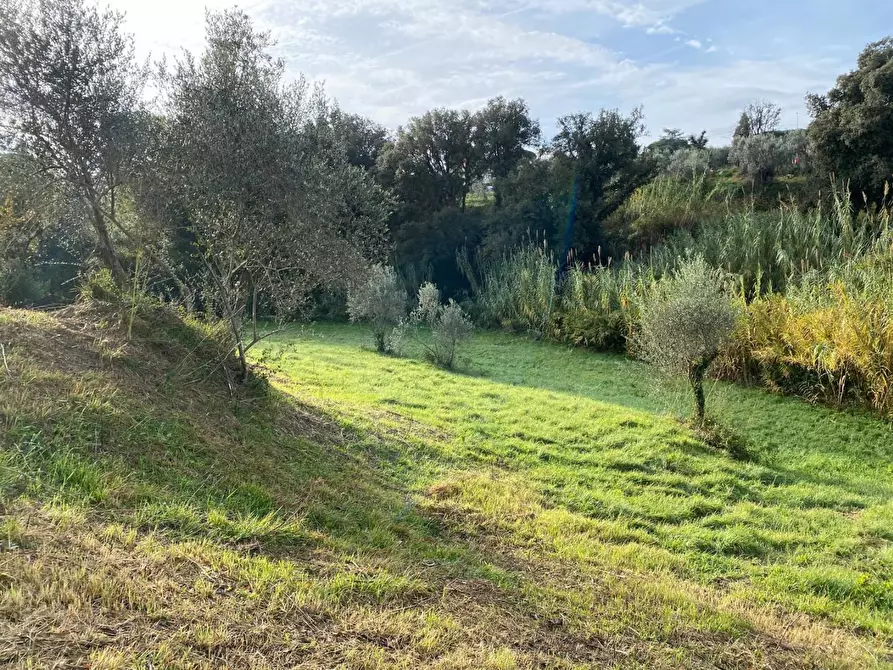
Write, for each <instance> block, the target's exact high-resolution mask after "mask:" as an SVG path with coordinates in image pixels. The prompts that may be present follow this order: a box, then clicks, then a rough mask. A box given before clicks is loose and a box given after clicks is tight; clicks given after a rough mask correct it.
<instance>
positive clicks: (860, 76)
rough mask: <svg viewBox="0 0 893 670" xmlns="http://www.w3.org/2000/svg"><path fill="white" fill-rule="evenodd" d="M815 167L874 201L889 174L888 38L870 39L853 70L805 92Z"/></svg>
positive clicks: (892, 141) (892, 86)
mask: <svg viewBox="0 0 893 670" xmlns="http://www.w3.org/2000/svg"><path fill="white" fill-rule="evenodd" d="M807 105H808V106H809V110H810V112H811V114H812V117H813V121H812V123H811V124H810V125H809V138H810V140H811V142H812V144H813V147H814V149H815V157H814V161H815V167H816V169H817V170H819V171H820V172H822V173H825V174H833V175H836V176H837V177H838V178H839V179H845V180H847V181H849V182H850V187H851V189H852V191H853V193H854V195H859V194H861V193H865V194H866V195H867V196H868V197H869V198H871V199H872V200H874V201H878V200H879V199H880V198H882V197H883V193H884V183H885V182H886V181H888V180H890V179H891V178H893V37H887V38H886V39H883V40H881V41H879V42H874V43H872V44H869V45H868V46H867V47H866V48H865V50H864V51H863V52H862V54H861V55H860V56H859V60H858V67H857V69H856V70H854V71H852V72H849V73H847V74H844V75H842V76H840V77H839V78H838V79H837V84H836V85H835V86H834V88H832V89H831V90H830V91H829V92H828V93H827V94H825V95H809V96H807Z"/></svg>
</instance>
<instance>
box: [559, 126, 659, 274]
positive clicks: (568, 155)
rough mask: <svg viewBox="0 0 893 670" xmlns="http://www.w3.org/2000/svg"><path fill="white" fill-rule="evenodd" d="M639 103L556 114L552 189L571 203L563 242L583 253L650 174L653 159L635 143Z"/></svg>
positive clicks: (593, 245)
mask: <svg viewBox="0 0 893 670" xmlns="http://www.w3.org/2000/svg"><path fill="white" fill-rule="evenodd" d="M642 118H643V116H642V111H641V109H636V110H633V112H632V113H631V114H630V115H629V116H624V115H623V114H621V113H620V112H619V111H617V110H602V111H601V112H600V113H599V114H598V116H593V115H592V114H589V113H580V114H572V115H570V116H564V117H562V118H560V119H559V120H558V128H559V130H558V134H557V135H556V136H555V138H554V139H553V140H552V145H551V150H552V153H553V155H554V158H555V161H556V166H555V177H556V189H557V192H556V195H557V197H559V198H564V199H566V200H567V201H568V202H569V203H570V211H569V218H568V220H569V225H568V230H567V232H566V234H565V239H564V247H565V248H567V249H570V248H573V249H575V250H576V251H577V253H578V254H579V255H580V256H583V257H588V256H590V254H592V253H594V252H595V251H596V249H597V247H598V246H599V245H601V244H602V242H603V236H602V224H603V222H604V221H605V220H606V219H607V218H608V217H609V216H610V215H611V214H612V213H613V212H614V211H616V210H617V208H619V207H620V206H621V205H622V204H623V202H624V201H626V199H627V198H628V197H629V196H630V194H632V193H633V191H635V190H636V189H637V188H639V187H640V186H642V185H643V184H645V183H646V182H647V181H648V180H649V179H651V178H652V177H653V175H654V172H655V164H654V162H653V161H652V160H651V159H650V158H648V157H647V156H645V155H644V154H643V152H642V151H641V150H640V148H639V144H638V139H639V138H640V137H641V136H642V135H643V134H644V132H645V127H644V125H643V123H642Z"/></svg>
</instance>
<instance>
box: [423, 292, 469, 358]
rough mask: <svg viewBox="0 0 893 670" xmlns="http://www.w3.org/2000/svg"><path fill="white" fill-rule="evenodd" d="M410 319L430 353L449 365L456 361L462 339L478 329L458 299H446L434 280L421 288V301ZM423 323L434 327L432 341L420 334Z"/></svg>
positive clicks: (429, 328) (428, 327)
mask: <svg viewBox="0 0 893 670" xmlns="http://www.w3.org/2000/svg"><path fill="white" fill-rule="evenodd" d="M410 323H411V324H412V325H414V326H415V330H414V333H415V335H414V337H415V339H416V340H417V341H418V342H420V343H421V344H422V346H423V347H424V348H425V352H426V353H427V354H428V357H429V358H430V359H431V360H433V361H434V362H435V363H437V365H440V366H441V367H445V368H452V367H453V366H454V365H455V363H456V354H457V352H458V350H459V343H460V342H462V341H464V340H467V339H468V338H469V337H471V335H472V333H474V324H473V323H472V322H471V319H470V318H469V317H468V315H467V314H466V313H465V312H464V311H463V310H462V308H461V307H460V306H459V305H458V303H456V301H455V300H452V299H450V300H449V302H447V303H446V304H444V303H442V302H441V298H440V290H439V289H438V288H437V286H435V285H434V284H432V283H431V282H425V283H424V284H422V286H421V287H420V288H419V295H418V305H417V306H416V308H415V310H413V312H412V314H411V315H410ZM420 326H425V327H427V329H428V330H430V332H431V339H430V341H428V340H425V339H422V338H421V337H420V336H419V330H418V328H419V327H420Z"/></svg>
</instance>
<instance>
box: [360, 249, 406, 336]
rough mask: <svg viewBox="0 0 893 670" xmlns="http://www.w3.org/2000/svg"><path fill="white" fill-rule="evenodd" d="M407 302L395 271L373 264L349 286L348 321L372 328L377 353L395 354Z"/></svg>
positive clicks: (404, 290)
mask: <svg viewBox="0 0 893 670" xmlns="http://www.w3.org/2000/svg"><path fill="white" fill-rule="evenodd" d="M408 299H409V296H408V295H407V293H406V289H405V288H404V287H403V283H402V282H401V281H400V277H398V276H397V272H396V271H395V270H394V268H392V267H390V266H387V265H382V264H380V263H376V264H375V265H373V266H372V268H371V269H370V270H369V273H368V275H366V276H365V277H364V278H363V279H362V280H360V281H358V282H354V283H352V284H351V285H350V287H349V289H348V292H347V313H348V314H349V315H350V320H351V321H363V322H366V323H368V324H369V325H370V326H371V327H372V336H373V338H374V339H375V348H376V349H377V350H378V351H379V352H380V353H390V354H396V353H398V352H399V349H400V340H401V339H402V330H403V329H402V325H403V321H404V319H405V317H406V303H407V301H408Z"/></svg>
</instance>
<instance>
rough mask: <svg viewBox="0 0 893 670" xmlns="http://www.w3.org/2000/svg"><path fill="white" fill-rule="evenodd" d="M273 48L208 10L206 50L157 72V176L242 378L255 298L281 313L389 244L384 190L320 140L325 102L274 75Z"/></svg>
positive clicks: (236, 19)
mask: <svg viewBox="0 0 893 670" xmlns="http://www.w3.org/2000/svg"><path fill="white" fill-rule="evenodd" d="M272 46H273V42H272V41H271V39H270V37H269V35H268V34H267V33H262V32H258V31H256V30H255V29H254V27H253V26H252V24H251V21H250V19H249V18H248V16H247V15H245V14H244V13H242V12H239V11H236V10H233V11H228V12H223V13H210V14H209V15H208V19H207V49H206V51H205V53H204V54H203V55H202V57H201V58H199V59H196V58H194V57H193V56H192V55H190V54H188V53H187V54H186V55H184V56H183V58H181V59H180V60H178V61H177V63H176V66H175V68H174V71H173V72H172V73H170V74H169V75H168V76H167V77H166V82H165V83H166V90H167V92H168V95H169V98H168V101H167V115H168V118H169V124H168V126H167V130H166V136H165V137H164V141H163V149H164V150H163V151H162V154H161V155H162V157H163V158H162V160H161V161H160V163H161V169H162V170H164V171H165V173H166V174H165V175H164V176H163V177H162V178H159V179H157V180H156V183H157V184H158V185H159V188H162V189H166V192H165V191H163V192H162V193H159V195H160V196H162V197H166V198H169V199H172V200H177V201H178V202H179V203H181V207H182V211H183V213H184V214H185V216H186V218H187V220H188V222H189V224H190V226H191V230H192V232H193V235H194V239H195V244H196V247H197V252H198V254H199V256H200V258H201V261H202V263H203V265H204V268H205V271H206V280H207V285H206V296H207V297H208V299H209V302H210V303H211V305H212V306H213V308H214V309H216V310H217V312H218V313H219V314H220V315H221V316H222V317H223V318H224V319H225V321H226V322H227V324H228V325H229V327H230V333H231V336H232V343H233V350H234V352H235V353H236V354H237V355H238V357H239V361H240V365H241V372H242V375H243V377H244V376H245V375H247V372H248V368H247V364H246V358H245V356H246V353H247V351H248V349H250V348H251V347H252V346H253V345H254V344H256V343H257V342H258V341H260V339H261V338H262V336H261V335H260V334H259V333H258V329H257V321H258V306H259V305H261V304H263V305H266V306H267V307H268V308H269V309H270V311H271V312H272V314H273V315H275V316H276V317H278V318H285V317H287V316H290V315H292V314H294V312H295V311H296V310H298V309H299V308H300V307H301V306H302V304H303V302H304V301H305V300H306V299H307V298H308V297H309V295H310V292H311V291H312V290H314V289H316V288H317V287H319V286H321V285H323V284H326V283H332V282H338V281H344V280H346V279H347V278H348V277H349V276H351V275H353V274H354V273H358V272H359V271H360V269H361V268H362V267H363V266H364V265H365V263H366V262H367V261H368V260H377V259H378V258H380V257H381V255H382V254H383V253H385V252H386V232H387V227H386V223H385V222H386V218H387V214H388V211H387V206H388V202H387V199H386V198H385V197H384V194H383V193H382V192H381V190H380V189H379V188H378V187H377V186H376V185H375V183H374V182H373V180H372V177H371V176H370V175H368V174H367V173H366V172H365V171H364V170H363V169H362V168H360V167H356V166H352V165H350V164H349V162H348V159H347V155H346V149H345V146H344V145H343V144H340V143H338V142H335V141H328V140H327V141H320V135H319V128H320V127H323V126H324V125H325V120H326V119H327V118H330V117H331V108H330V106H329V105H328V103H327V101H326V100H325V98H324V96H323V95H322V92H321V91H320V90H315V91H312V92H311V91H309V90H308V87H307V86H306V84H304V83H303V81H301V82H298V83H297V84H294V85H286V84H284V83H283V72H284V66H283V63H282V62H281V61H279V60H276V59H274V58H273V57H272V56H271V55H270V50H271V48H272ZM330 139H331V138H330ZM248 315H250V319H249V323H250V324H251V327H250V330H249V327H247V326H246V325H245V323H246V319H245V317H246V316H248Z"/></svg>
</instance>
